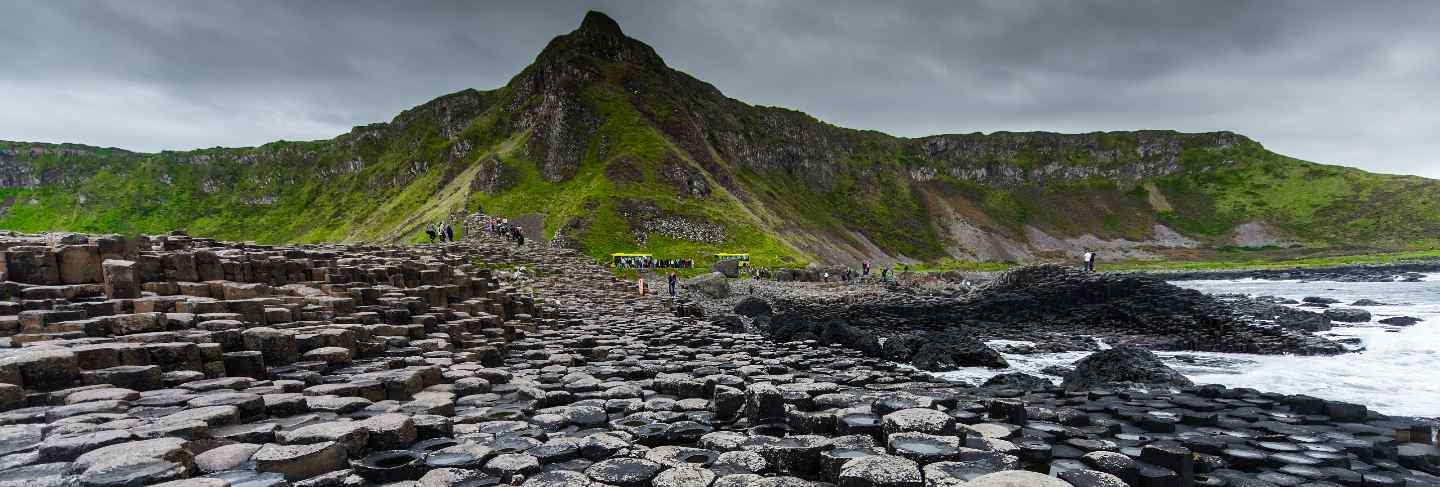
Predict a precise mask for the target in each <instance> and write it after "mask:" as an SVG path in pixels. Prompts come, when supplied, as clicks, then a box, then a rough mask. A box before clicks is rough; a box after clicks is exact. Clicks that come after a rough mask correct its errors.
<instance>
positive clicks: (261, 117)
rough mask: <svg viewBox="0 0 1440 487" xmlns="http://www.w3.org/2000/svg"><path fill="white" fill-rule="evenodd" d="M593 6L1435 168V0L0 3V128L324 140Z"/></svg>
mask: <svg viewBox="0 0 1440 487" xmlns="http://www.w3.org/2000/svg"><path fill="white" fill-rule="evenodd" d="M587 9H596V10H601V11H605V12H607V13H609V14H610V15H611V16H612V17H615V18H616V19H617V20H618V21H619V22H620V24H621V26H622V28H624V29H625V30H626V32H627V33H628V34H630V35H631V36H633V37H636V38H638V39H640V40H642V41H645V42H647V43H649V44H651V45H652V46H654V47H655V48H656V50H657V52H659V53H660V54H661V55H662V56H663V57H665V59H666V61H667V62H668V63H669V64H671V65H672V66H675V67H677V68H679V69H682V70H685V71H687V72H689V73H691V74H692V75H694V76H695V77H697V78H700V79H703V80H706V81H710V82H711V83H713V84H714V85H715V86H716V87H718V88H720V89H721V90H722V91H724V92H725V93H726V94H728V95H730V96H733V97H736V98H739V99H742V100H745V101H747V102H750V103H755V104H765V105H778V106H786V107H791V108H795V109H798V110H803V111H806V112H810V113H811V114H814V115H815V116H817V117H819V118H821V119H824V120H827V121H829V122H832V123H836V124H839V125H844V126H850V127H855V128H866V129H877V130H882V131H886V132H890V133H894V134H896V135H903V136H920V135H927V134H934V133H955V132H975V131H983V132H989V131H995V130H1055V131H1092V130H1129V129H1141V128H1172V129H1177V130H1186V131H1202V130H1233V131H1236V132H1240V133H1244V134H1246V135H1249V136H1251V137H1254V138H1256V139H1258V140H1260V141H1261V142H1263V143H1265V144H1266V145H1267V146H1268V147H1270V148H1272V149H1274V150H1277V151H1279V152H1282V153H1286V154H1288V155H1292V156H1296V157H1300V158H1303V159H1308V160H1314V161H1317V162H1327V163H1340V164H1346V165H1353V166H1356V167H1362V168H1366V169H1371V170H1376V171H1382V172H1396V173H1411V174H1421V175H1426V176H1431V177H1440V155H1437V154H1440V138H1437V137H1435V134H1437V133H1440V132H1437V129H1440V95H1437V92H1436V90H1435V88H1434V87H1435V86H1440V84H1437V82H1440V47H1437V46H1440V33H1437V32H1435V29H1434V28H1433V26H1434V25H1440V3H1435V2H1422V1H1413V2H1411V1H1393V2H1384V3H1379V4H1376V3H1369V2H1340V1H1299V0H1295V1H1259V0H1257V1H1214V2H1179V1H1176V2H1159V1H1125V2H1120V1H1103V0H1102V1H1094V2H1079V1H1075V2H1065V1H1060V2H1054V1H1019V0H1017V1H1011V0H988V1H987V0H977V1H969V2H951V1H905V2H894V3H880V2H868V1H859V0H854V1H849V0H846V1H801V0H787V1H760V0H744V1H702V0H691V1H682V2H661V1H634V0H617V1H600V2H581V1H558V2H535V1H496V2H468V1H435V2H418V3H416V2H388V1H358V2H352V1H305V2H281V1H269V0H262V1H208V2H187V1H179V0H173V1H157V0H134V1H101V2H89V3H81V2H0V18H5V19H9V20H7V27H6V29H0V65H3V66H6V67H7V69H6V70H4V71H0V93H4V94H5V95H6V96H5V97H3V98H0V139H11V140H14V139H21V140H42V141H73V142H82V143H91V144H98V145H113V146H120V147H126V148H131V149H136V150H159V149H185V148H193V147H208V146H214V145H256V144H260V143H264V142H267V141H270V140H275V139H291V140H295V139H317V138H328V137H332V136H334V135H336V134H338V133H340V132H343V131H345V130H348V129H349V127H350V126H353V125H358V124H365V123H370V122H374V121H383V120H388V119H390V118H391V117H393V116H394V115H395V114H396V113H398V112H399V111H401V110H403V109H406V108H409V107H411V106H414V105H417V104H420V103H423V102H424V101H426V100H428V99H431V98H433V97H435V96H438V95H440V94H443V93H448V92H453V91H456V90H460V89H464V88H480V89H488V88H494V87H497V86H500V85H502V84H504V83H505V82H506V81H508V80H509V78H510V77H511V76H512V75H514V74H515V73H516V72H518V71H519V70H520V69H521V68H523V67H524V66H525V65H526V64H527V63H529V62H530V61H531V60H532V59H533V58H534V56H535V55H536V54H537V53H538V52H539V51H540V49H541V48H542V47H543V46H544V45H545V43H546V42H547V41H548V40H549V39H550V38H551V37H553V36H555V35H558V34H560V33H563V32H567V31H569V30H571V29H573V28H574V27H575V26H576V25H578V22H579V20H580V17H581V16H582V15H583V14H584V11H585V10H587Z"/></svg>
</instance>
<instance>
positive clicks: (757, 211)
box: [0, 12, 1440, 265]
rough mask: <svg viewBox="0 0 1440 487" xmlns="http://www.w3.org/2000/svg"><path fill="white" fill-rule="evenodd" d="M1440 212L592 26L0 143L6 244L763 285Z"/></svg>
mask: <svg viewBox="0 0 1440 487" xmlns="http://www.w3.org/2000/svg"><path fill="white" fill-rule="evenodd" d="M1436 196H1440V184H1437V183H1436V182H1435V181H1431V180H1426V179H1421V178H1413V177H1398V176H1380V175H1373V174H1368V173H1364V172H1362V171H1358V170H1353V169H1346V168H1338V167H1331V166H1320V165H1316V164H1311V163H1306V162H1303V161H1298V160H1294V159H1290V158H1286V157H1283V156H1279V155H1276V154H1274V153H1271V152H1269V151H1266V150H1265V149H1264V148H1263V147H1261V146H1260V145H1259V144H1258V143H1256V142H1254V141H1252V140H1250V139H1247V138H1245V137H1243V136H1241V135H1237V134H1232V133H1228V132H1216V133H1203V134H1185V133H1177V132H1170V131H1139V132H1107V133H1089V134H1055V133H1006V132H1000V133H992V134H979V133H976V134H953V135H936V136H930V137H922V138H914V139H911V138H898V137H891V136H888V135H885V134H882V133H879V132H874V131H862V130H853V129H847V128H843V127H836V126H833V125H829V124H826V123H824V122H821V121H819V120H816V119H814V118H812V117H810V116H808V115H806V114H804V113H800V112H796V111H793V110H787V109H783V108H775V107H761V106H751V105H748V104H745V103H743V102H741V101H738V100H734V99H731V98H728V97H726V96H724V95H723V94H722V93H721V92H720V90H718V89H716V88H715V87H714V86H711V85H710V84H708V83H705V82H703V81H700V80H697V79H695V78H693V77H691V76H689V75H687V74H685V73H682V72H679V71H676V70H674V69H671V68H669V67H668V66H666V64H665V62H664V60H662V59H661V58H660V57H659V56H657V55H656V54H655V52H654V50H653V49H651V48H650V47H649V46H647V45H645V44H644V43H642V42H640V41H638V40H635V39H632V38H629V37H627V36H625V34H624V33H623V32H622V31H621V29H620V26H619V25H617V24H616V23H615V22H614V21H613V20H611V19H610V18H608V17H606V16H604V15H603V14H599V13H594V12H592V13H590V14H587V15H586V16H585V19H584V20H583V21H582V23H581V26H580V28H579V29H577V30H575V31H574V32H571V33H569V34H565V35H562V36H559V37H556V38H555V39H554V40H552V41H551V42H550V43H549V45H547V46H546V47H545V49H544V50H543V51H542V52H541V53H540V55H539V56H537V58H536V60H535V62H534V63H533V64H531V65H530V66H529V67H527V68H525V69H524V70H523V71H521V72H520V73H519V74H517V75H516V76H515V77H514V78H513V79H511V81H510V82H509V83H508V84H506V85H505V86H502V87H500V88H498V89H495V90H491V91H477V90H464V91H461V92H457V93H452V94H449V95H445V96H442V97H440V98H437V99H435V100H432V101H430V102H428V103H425V104H423V105H420V106H418V107H416V108H413V109H410V110H407V111H405V112H403V113H401V114H399V115H398V116H396V117H395V118H394V119H393V120H391V121H390V122H388V123H377V124H371V125H367V126H362V127H356V128H354V129H353V130H351V131H350V132H349V133H346V134H342V135H340V136H338V137H336V138H334V139H330V140H323V141H310V142H275V143H271V144H266V145H264V146H261V147H254V148H233V149H227V148H215V149H204V150H197V151H189V152H162V153H159V154H138V153H132V152H127V151H123V150H119V149H103V148H95V147H87V146H81V145H72V144H62V145H56V144H38V143H23V142H0V198H3V203H0V227H3V228H11V229H18V230H27V231H35V230H47V229H69V230H83V231H102V232H159V231H165V230H169V229H172V228H187V229H189V230H190V231H191V232H193V233H196V234H202V235H213V236H216V237H224V238H232V239H255V240H260V241H318V240H349V241H358V240H367V241H397V240H413V239H415V238H417V235H418V234H419V230H420V229H421V228H423V226H424V224H425V223H427V222H430V221H436V220H440V219H444V218H448V217H451V216H452V215H455V214H459V213H463V212H471V211H486V212H490V213H498V214H503V215H510V216H516V217H518V216H522V215H523V216H525V218H526V219H527V220H528V221H534V222H537V223H536V225H537V226H543V227H544V228H543V233H544V235H545V236H546V237H549V238H554V239H555V240H557V241H559V242H563V243H565V244H567V245H574V246H577V247H581V248H583V249H585V250H586V251H587V252H589V253H591V254H593V255H597V256H601V255H604V254H606V253H609V252H618V251H632V250H642V249H643V250H649V251H651V252H654V253H656V254H657V255H663V256H666V257H676V258H700V259H703V258H704V257H705V256H707V255H708V254H710V253H713V252H717V251H750V252H751V253H752V254H754V256H755V258H756V259H757V260H758V261H760V263H761V264H763V265H778V264H795V263H799V262H804V261H834V262H854V261H857V260H861V259H870V260H876V261H879V262H881V263H884V262H888V261H893V260H924V261H934V260H940V259H946V258H954V259H973V260H1029V259H1035V258H1040V257H1047V256H1056V255H1064V254H1073V253H1076V252H1081V251H1083V250H1084V249H1086V248H1091V249H1097V250H1099V251H1101V252H1102V253H1107V254H1112V255H1115V256H1132V257H1145V256H1153V255H1157V254H1165V253H1177V252H1179V253H1183V252H1186V251H1189V250H1192V249H1204V248H1217V247H1224V246H1235V245H1238V246H1247V245H1250V246H1258V245H1308V246H1323V247H1343V248H1357V249H1367V250H1368V249H1375V248H1407V247H1414V246H1428V245H1432V244H1434V243H1435V242H1434V241H1432V240H1431V238H1432V237H1430V235H1434V234H1436V233H1437V231H1440V207H1437V203H1435V202H1436V201H1440V199H1437V198H1436ZM542 222H543V223H542ZM532 230H534V229H532Z"/></svg>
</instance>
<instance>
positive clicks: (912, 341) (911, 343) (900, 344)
mask: <svg viewBox="0 0 1440 487" xmlns="http://www.w3.org/2000/svg"><path fill="white" fill-rule="evenodd" d="M924 344H925V339H924V338H921V337H919V336H917V335H906V336H901V337H893V338H889V339H886V340H885V343H884V345H883V346H882V347H881V356H882V357H884V358H885V360H890V361H893V362H909V361H910V358H911V357H914V356H915V350H916V349H918V348H920V346H921V345H924Z"/></svg>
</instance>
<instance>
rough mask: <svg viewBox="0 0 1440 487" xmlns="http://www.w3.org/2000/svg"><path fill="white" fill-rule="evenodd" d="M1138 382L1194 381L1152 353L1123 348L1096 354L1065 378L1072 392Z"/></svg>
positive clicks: (1183, 384) (1170, 383)
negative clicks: (1106, 385)
mask: <svg viewBox="0 0 1440 487" xmlns="http://www.w3.org/2000/svg"><path fill="white" fill-rule="evenodd" d="M1123 383H1134V384H1144V385H1152V386H1167V387H1188V386H1190V385H1192V383H1191V382H1190V379H1187V378H1185V376H1184V375H1181V374H1180V373H1179V372H1176V371H1175V369H1172V368H1170V366H1168V365H1165V364H1164V363H1163V362H1161V361H1160V358H1159V357H1157V356H1155V354H1154V353H1151V352H1150V351H1148V350H1145V349H1142V348H1137V347H1131V346H1120V347H1115V348H1112V349H1110V350H1105V351H1101V352H1096V353H1094V354H1091V355H1090V356H1089V357H1085V358H1084V359H1081V360H1080V361H1079V362H1076V363H1075V371H1074V372H1071V373H1070V375H1067V376H1065V382H1064V384H1063V385H1064V387H1065V388H1066V389H1069V390H1084V389H1090V388H1094V387H1097V386H1101V385H1105V384H1123Z"/></svg>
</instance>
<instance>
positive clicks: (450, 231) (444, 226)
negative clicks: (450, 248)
mask: <svg viewBox="0 0 1440 487" xmlns="http://www.w3.org/2000/svg"><path fill="white" fill-rule="evenodd" d="M425 235H426V236H428V237H430V243H432V244H433V243H435V239H437V238H438V239H440V242H441V243H444V242H454V241H455V228H454V227H451V226H450V222H440V224H439V225H436V224H435V223H434V222H431V223H430V224H429V225H426V226H425Z"/></svg>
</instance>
